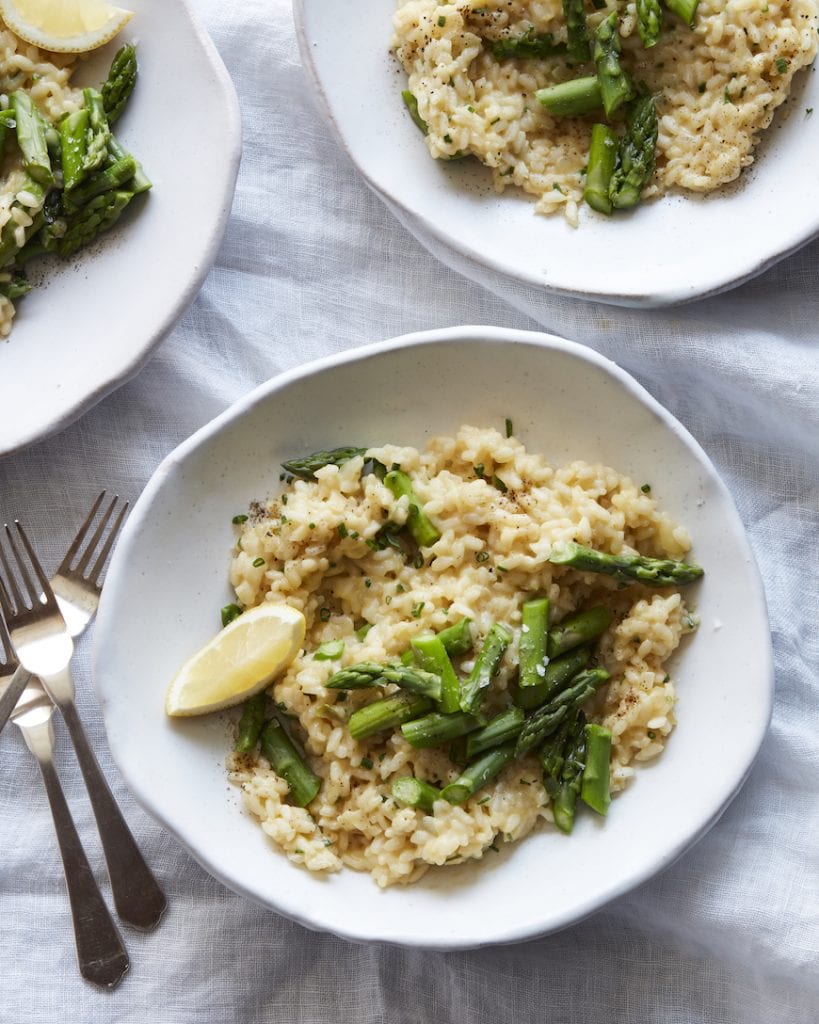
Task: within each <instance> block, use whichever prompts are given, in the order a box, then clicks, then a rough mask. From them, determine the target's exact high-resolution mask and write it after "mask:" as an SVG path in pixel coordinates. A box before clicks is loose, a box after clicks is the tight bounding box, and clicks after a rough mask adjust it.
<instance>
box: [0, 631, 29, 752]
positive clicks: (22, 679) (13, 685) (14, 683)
mask: <svg viewBox="0 0 819 1024" xmlns="http://www.w3.org/2000/svg"><path fill="white" fill-rule="evenodd" d="M0 646H2V648H3V650H2V652H0V653H2V660H0V732H2V731H3V726H4V725H5V724H6V722H7V721H8V719H9V715H10V714H11V712H12V709H13V708H14V705H15V704H16V703H17V701H18V699H19V697H20V694H21V693H22V692H23V690H24V689H25V688H26V683H27V682H28V678H29V675H28V672H26V670H25V669H24V668H22V667H21V666H20V665H18V663H17V656H16V654H15V653H14V648H13V647H12V646H11V639H10V638H9V634H8V631H7V630H6V625H5V623H4V622H3V618H2V616H0Z"/></svg>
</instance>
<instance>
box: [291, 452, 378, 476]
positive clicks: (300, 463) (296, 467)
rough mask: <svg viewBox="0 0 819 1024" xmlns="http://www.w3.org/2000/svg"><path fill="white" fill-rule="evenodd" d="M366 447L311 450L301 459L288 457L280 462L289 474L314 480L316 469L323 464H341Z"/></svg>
mask: <svg viewBox="0 0 819 1024" xmlns="http://www.w3.org/2000/svg"><path fill="white" fill-rule="evenodd" d="M366 451H367V449H366V448H352V447H347V448H332V449H331V450H330V451H327V452H313V454H312V455H306V456H305V457H304V458H302V459H290V460H289V461H288V462H283V463H282V469H284V470H285V471H286V472H287V473H289V474H290V475H291V476H297V477H300V478H301V479H302V480H315V479H316V471H317V470H319V469H323V468H324V467H325V466H343V465H344V463H345V462H349V461H350V459H354V458H355V457H356V456H357V455H363V454H364V453H365V452H366Z"/></svg>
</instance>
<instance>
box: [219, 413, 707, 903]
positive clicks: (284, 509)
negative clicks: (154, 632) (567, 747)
mask: <svg viewBox="0 0 819 1024" xmlns="http://www.w3.org/2000/svg"><path fill="white" fill-rule="evenodd" d="M368 456H372V457H374V458H376V459H378V460H379V461H380V462H382V463H383V464H384V465H387V466H391V465H393V464H395V463H398V464H400V466H401V468H402V469H403V470H404V471H405V472H407V473H409V474H410V475H411V477H412V480H413V484H414V487H415V490H416V493H417V494H418V497H419V499H420V500H421V502H422V503H423V505H424V508H425V511H426V512H427V514H428V515H429V516H430V518H431V519H432V521H433V522H434V523H435V525H436V527H437V528H438V530H439V531H440V533H441V537H440V540H438V541H437V543H435V544H434V545H433V547H432V548H430V549H427V550H425V559H424V564H423V565H422V566H421V567H419V568H416V567H415V566H414V565H412V564H408V563H407V561H406V560H405V558H404V556H403V555H402V554H401V553H400V552H398V551H396V550H394V549H393V548H389V547H388V548H386V549H385V550H383V551H374V550H372V549H371V548H370V547H369V546H368V545H367V540H371V539H372V538H373V537H374V536H375V534H376V533H377V531H378V530H379V529H380V527H381V526H383V524H384V522H385V521H386V520H387V519H388V518H389V519H390V520H391V521H392V522H396V523H401V522H404V521H405V520H406V515H407V501H406V499H405V498H404V499H401V500H400V501H396V499H395V498H394V497H393V495H392V493H391V492H390V491H389V489H388V488H387V487H386V486H385V485H384V484H383V483H382V482H381V481H380V480H379V479H378V478H377V477H376V476H375V475H373V474H367V475H365V476H362V475H361V470H362V466H363V461H364V460H363V459H362V458H360V457H358V458H354V459H352V460H351V461H349V462H347V463H346V464H344V465H343V466H341V467H340V468H337V467H335V466H327V467H325V468H323V469H321V470H319V471H318V473H317V474H316V475H317V480H316V481H315V482H313V481H303V480H295V481H293V482H292V483H291V484H289V485H288V486H287V487H286V488H285V490H284V491H283V493H282V494H281V495H280V496H279V497H277V498H275V499H273V501H272V502H271V503H270V504H269V506H268V507H266V508H263V509H258V510H256V513H255V514H254V515H252V516H251V518H250V519H249V520H248V522H247V523H245V524H244V526H243V527H242V528H241V531H240V536H239V539H238V543H237V549H236V551H235V553H234V557H233V561H232V565H231V582H232V584H233V586H234V588H235V590H236V595H237V598H238V600H239V601H240V602H241V604H242V605H243V606H245V607H251V606H254V605H257V604H259V603H261V602H262V601H265V600H270V601H284V602H286V603H287V604H289V605H291V606H293V607H295V608H298V609H299V610H301V611H302V612H303V613H304V615H305V618H306V621H307V634H306V638H305V649H304V652H303V653H301V654H300V655H299V656H298V657H297V658H296V660H295V661H294V662H293V664H292V665H291V666H290V668H289V669H288V671H287V672H286V673H285V674H284V675H283V676H282V677H281V678H280V679H279V680H278V681H277V682H276V683H275V684H274V685H273V686H272V687H271V689H270V691H269V692H270V696H271V697H272V699H273V700H274V701H275V702H276V704H277V705H278V707H279V709H280V711H281V712H282V713H283V714H284V715H287V716H289V722H288V724H289V725H290V726H291V727H292V730H293V732H294V734H295V736H296V737H297V738H298V739H299V740H301V741H302V742H303V744H304V747H305V750H306V752H307V756H308V760H309V762H310V765H311V767H312V768H313V770H314V771H315V772H316V773H317V774H318V775H320V776H321V778H322V786H321V790H320V792H319V794H318V796H317V797H316V799H315V800H314V801H313V803H312V804H311V805H310V809H309V810H307V809H305V808H299V807H294V806H291V805H290V804H288V803H287V801H286V796H287V784H286V783H285V782H284V781H283V780H282V779H280V778H278V777H277V776H276V775H275V774H274V773H273V771H272V770H271V769H270V767H269V765H268V764H267V762H266V761H265V759H264V758H263V757H262V756H258V757H253V756H248V755H242V756H239V755H230V757H229V760H228V767H229V770H230V778H231V779H232V781H233V782H235V783H237V784H238V785H239V786H241V788H242V791H243V797H244V803H245V806H246V807H247V809H248V810H249V811H250V812H251V813H252V814H253V815H255V816H256V817H257V818H258V819H259V822H260V824H261V827H262V828H263V829H264V831H265V832H266V833H267V834H268V835H269V836H270V837H271V839H273V841H274V842H275V843H276V844H277V846H278V847H279V848H280V849H281V850H282V851H283V852H284V853H285V854H286V855H287V856H288V857H289V858H290V859H291V860H293V861H295V862H296V863H299V864H302V865H304V866H306V867H307V868H308V869H310V870H312V871H335V870H338V869H339V868H340V867H341V866H342V865H343V864H344V865H347V866H349V867H352V868H356V869H359V870H365V871H370V872H372V874H373V877H374V878H375V881H376V882H377V883H378V884H379V885H381V886H386V885H390V884H393V883H396V882H400V883H407V882H414V881H416V880H417V879H418V878H420V877H421V875H423V874H424V872H425V871H427V870H428V869H429V867H430V866H433V865H444V864H452V863H458V862H461V861H464V860H467V859H470V858H479V857H481V856H482V855H483V854H484V852H485V851H486V850H487V848H488V847H490V846H491V845H492V844H493V843H495V842H496V841H515V840H517V839H520V838H522V837H523V836H525V835H526V834H527V833H528V832H530V831H531V829H532V828H533V827H534V826H535V825H536V824H537V823H538V822H539V821H540V820H541V819H545V820H546V821H551V820H552V813H551V809H550V806H549V798H548V796H547V794H546V791H545V789H544V787H543V785H542V781H541V772H540V768H539V765H538V763H537V760H536V758H535V757H527V758H524V759H522V760H518V761H516V762H514V763H513V764H511V765H509V766H508V767H507V768H506V769H505V770H504V771H503V772H502V773H501V774H500V775H499V776H498V777H497V778H496V779H495V780H494V781H493V782H491V783H490V784H489V785H487V786H486V787H484V788H483V789H481V790H480V791H479V792H478V793H477V794H476V795H475V796H474V797H472V798H471V799H470V800H468V801H467V802H466V803H465V804H463V805H461V806H450V805H449V804H447V803H446V802H445V801H436V803H435V811H434V814H426V813H424V812H422V811H420V810H414V809H412V808H407V807H400V806H399V805H398V804H397V803H396V802H395V801H394V800H393V798H392V797H391V795H390V783H391V781H392V780H393V779H395V778H397V777H399V776H406V775H415V776H416V777H418V778H420V779H423V780H425V781H430V782H434V783H439V784H442V785H446V784H447V783H448V782H450V781H452V780H453V779H454V778H455V777H456V776H457V775H458V773H459V770H458V769H457V768H456V767H455V766H454V765H453V764H452V762H451V761H450V760H449V757H448V756H447V754H446V752H445V751H444V750H441V749H425V750H417V749H414V748H413V747H411V746H410V745H409V744H408V743H407V742H406V741H405V740H404V738H403V737H402V735H401V733H400V730H399V731H397V732H393V733H390V734H381V735H376V736H373V737H371V738H369V739H367V740H363V741H360V742H357V741H355V740H353V739H352V738H351V737H350V734H349V731H348V729H347V726H346V724H345V723H346V719H347V718H348V717H349V714H350V713H351V711H353V710H355V709H356V708H358V707H361V706H362V705H364V704H366V703H368V702H369V701H371V700H372V699H374V697H373V692H372V691H368V690H363V691H362V690H359V691H351V692H349V694H348V695H347V696H346V698H342V699H340V697H341V694H340V692H339V691H334V690H327V689H326V688H325V686H324V684H325V682H326V681H327V680H328V677H329V676H330V675H332V674H333V673H334V672H335V671H337V670H338V669H339V668H340V667H343V666H347V665H351V664H354V663H356V662H359V661H375V662H386V661H389V660H392V659H395V658H397V657H398V656H400V654H401V653H402V652H403V651H405V650H406V649H407V647H408V645H409V643H410V640H411V638H412V637H414V636H416V635H418V634H420V633H428V632H430V631H438V630H441V629H443V628H444V627H446V626H447V625H448V624H451V623H453V622H455V621H457V620H459V619H461V618H462V617H464V616H467V617H469V618H471V619H472V623H473V636H474V638H475V640H476V645H475V648H476V650H477V649H478V648H479V645H480V643H481V641H482V639H483V637H484V636H485V634H486V633H487V631H488V630H489V629H490V627H491V626H492V624H493V623H495V622H500V623H504V624H505V625H507V626H508V627H509V628H510V629H511V630H512V631H513V633H515V634H516V633H517V631H519V629H520V622H521V605H522V603H523V601H524V600H528V599H530V598H532V597H534V596H538V595H541V596H547V597H549V599H550V601H551V607H552V617H553V620H555V619H561V618H563V617H564V616H566V615H567V614H568V613H570V612H572V611H574V610H577V609H580V608H584V607H588V606H590V605H591V604H594V603H598V604H599V603H605V604H606V605H607V606H608V607H609V608H611V609H612V610H613V612H614V620H613V622H612V625H611V627H610V628H609V629H608V630H607V632H606V633H605V634H604V636H603V638H602V640H601V643H600V652H599V660H600V663H601V664H602V665H603V666H604V667H605V668H606V669H608V671H609V672H610V673H611V680H610V682H609V683H608V684H606V685H605V686H604V688H603V690H602V691H601V692H600V693H598V694H597V696H596V698H595V699H594V701H593V702H591V704H590V706H588V707H587V712H588V713H589V715H590V718H591V719H592V720H594V721H599V722H601V723H602V724H603V725H605V726H607V727H608V728H609V729H611V731H612V734H613V742H612V757H611V787H612V791H613V792H618V791H619V790H622V789H623V788H624V787H625V786H626V784H627V783H628V782H629V780H630V779H631V777H632V776H633V774H634V767H633V762H636V761H643V760H647V759H649V758H652V757H654V756H656V755H657V754H659V753H660V751H661V750H662V749H663V746H664V743H665V740H666V738H667V737H668V735H669V733H670V732H671V730H672V728H673V726H674V724H675V719H674V703H675V690H674V684H673V682H672V680H671V679H670V678H669V676H668V674H667V672H666V668H665V662H666V661H667V659H668V658H669V656H670V655H671V654H672V652H673V651H674V650H675V648H676V647H677V646H678V644H679V642H680V637H681V636H682V634H683V633H685V632H687V631H689V630H690V629H691V628H693V623H692V618H691V616H690V614H689V613H688V611H687V610H686V608H685V605H684V603H683V601H682V599H681V597H680V595H679V593H677V592H675V591H673V590H668V589H666V590H659V591H657V590H653V591H650V590H646V589H644V588H643V587H642V586H629V587H626V588H621V589H618V586H617V584H616V583H615V582H614V581H613V580H611V579H609V578H608V577H603V576H599V575H591V574H584V573H579V572H576V571H574V570H571V569H566V568H562V567H558V566H553V565H551V563H549V562H548V561H547V557H548V555H549V553H550V551H551V548H552V545H553V544H554V543H555V542H557V541H563V540H577V541H579V542H581V543H584V544H587V545H590V546H592V547H595V548H597V549H599V550H604V551H609V552H612V553H618V552H621V551H624V550H626V551H639V552H640V553H641V554H644V555H651V556H655V557H657V556H659V557H669V558H674V559H679V558H681V557H682V556H683V555H685V553H686V552H687V551H688V549H689V546H690V542H689V538H688V535H687V533H686V531H685V530H684V529H683V528H682V527H680V526H677V525H676V524H674V523H673V522H672V521H671V520H670V519H669V518H668V516H667V515H666V514H665V513H663V512H661V511H659V510H658V509H657V507H656V504H655V502H654V500H653V498H652V497H651V495H650V493H643V491H642V490H641V488H640V486H638V485H637V484H635V483H633V482H632V481H631V480H629V479H628V478H627V477H624V476H622V475H621V474H619V473H617V472H616V471H615V470H613V469H609V468H607V467H605V466H601V465H588V464H586V463H584V462H572V463H570V464H569V465H566V466H562V467H560V468H557V469H555V468H553V467H551V466H549V465H548V464H547V463H546V462H545V461H544V460H543V459H542V458H541V457H540V456H538V455H535V454H532V453H530V452H527V451H526V449H525V448H524V446H523V445H522V444H521V443H520V442H519V441H517V440H516V439H515V438H506V437H503V436H501V434H499V433H498V432H497V431H495V430H486V429H477V428H474V427H469V426H465V427H463V428H462V429H461V430H460V431H459V432H458V434H457V436H456V437H439V438H435V439H434V440H432V441H431V442H430V443H429V445H428V447H427V450H426V451H425V452H419V451H416V450H415V449H413V448H403V447H396V446H393V445H386V446H384V447H382V448H372V449H370V450H369V452H368ZM481 465H482V466H483V477H481V476H479V475H477V474H476V469H475V467H476V466H481ZM495 474H496V475H497V476H499V477H500V478H501V480H503V482H504V483H505V485H506V487H507V488H508V490H507V491H506V493H502V492H501V491H499V490H498V489H497V488H496V487H494V486H493V485H492V483H491V482H490V481H491V479H492V476H493V475H495ZM641 483H642V482H641ZM340 524H343V527H344V528H343V529H342V530H339V525H340ZM342 534H344V535H342ZM365 622H366V623H371V624H372V628H371V629H370V631H369V632H368V633H367V634H366V636H365V637H364V638H363V639H357V638H356V635H355V631H356V629H357V628H359V627H360V626H361V625H362V623H365ZM335 639H342V640H343V641H344V644H345V648H344V654H343V657H342V659H341V660H340V661H329V662H328V661H318V660H315V659H314V657H313V656H312V652H314V651H315V650H316V648H317V647H318V645H319V644H321V643H323V642H326V641H329V640H335ZM467 657H469V656H467ZM516 658H517V641H516V640H515V641H513V643H512V644H511V645H510V648H509V650H507V653H506V656H505V658H504V661H503V662H502V665H501V669H500V672H499V674H498V675H497V676H496V678H495V679H494V681H493V684H492V692H491V695H490V698H489V704H490V706H492V707H494V708H500V707H502V706H503V705H504V704H505V703H506V697H507V690H508V687H509V686H510V684H511V682H512V681H513V679H514V674H515V666H516ZM470 666H471V662H470V661H468V660H467V661H466V662H464V663H462V665H461V668H462V670H468V668H469V667H470ZM362 762H363V763H362ZM370 763H371V764H372V767H369V765H370ZM556 841H557V837H556Z"/></svg>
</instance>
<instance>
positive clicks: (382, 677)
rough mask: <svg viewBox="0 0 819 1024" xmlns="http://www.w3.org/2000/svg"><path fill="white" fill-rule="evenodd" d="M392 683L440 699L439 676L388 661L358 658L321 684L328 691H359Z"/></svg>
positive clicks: (424, 695) (423, 695)
mask: <svg viewBox="0 0 819 1024" xmlns="http://www.w3.org/2000/svg"><path fill="white" fill-rule="evenodd" d="M387 683H395V684H396V686H400V687H401V689H402V690H409V691H410V692H411V693H418V694H420V695H421V696H422V697H430V698H432V700H435V701H438V700H440V699H441V677H440V676H439V675H435V674H434V673H432V672H426V671H425V670H424V669H421V668H416V667H415V666H414V665H402V664H401V663H400V662H392V663H390V664H389V665H379V664H377V663H376V662H374V661H360V662H358V664H356V665H351V666H350V667H349V668H342V669H340V670H339V671H338V672H336V673H334V674H333V675H332V676H330V678H329V679H328V680H327V682H326V683H325V684H324V685H325V686H326V687H327V689H328V690H362V689H365V688H366V687H369V686H386V684H387Z"/></svg>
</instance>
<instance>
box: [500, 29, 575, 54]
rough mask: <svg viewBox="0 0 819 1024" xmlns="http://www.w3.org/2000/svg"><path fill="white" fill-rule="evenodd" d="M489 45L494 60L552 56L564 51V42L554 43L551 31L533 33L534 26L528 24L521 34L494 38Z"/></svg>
mask: <svg viewBox="0 0 819 1024" xmlns="http://www.w3.org/2000/svg"><path fill="white" fill-rule="evenodd" d="M491 45H492V56H493V57H494V58H495V60H506V59H507V58H510V57H515V58H519V59H526V58H529V57H535V58H537V57H554V56H555V55H556V54H560V53H565V52H566V44H565V43H556V42H555V37H554V36H553V35H552V33H551V32H538V33H535V29H534V26H530V27H529V28H528V29H527V30H526V31H525V32H524V33H523V35H520V36H504V37H503V38H502V39H495V40H494V41H493V42H492V44H491Z"/></svg>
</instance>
